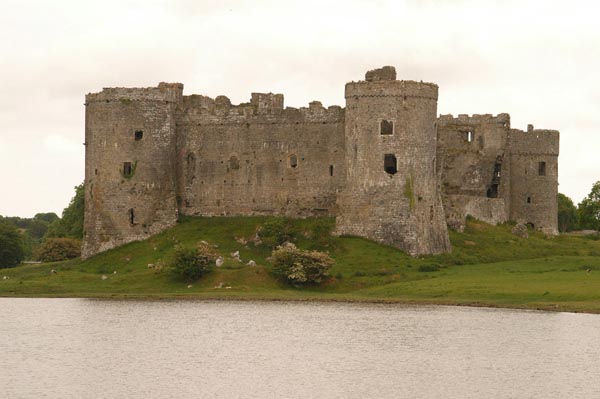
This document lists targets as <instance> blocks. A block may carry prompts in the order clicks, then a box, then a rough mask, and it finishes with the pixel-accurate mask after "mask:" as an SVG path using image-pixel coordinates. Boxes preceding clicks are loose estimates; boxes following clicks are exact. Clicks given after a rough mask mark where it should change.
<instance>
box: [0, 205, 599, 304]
mask: <svg viewBox="0 0 600 399" xmlns="http://www.w3.org/2000/svg"><path fill="white" fill-rule="evenodd" d="M268 219H269V218H266V217H219V218H188V219H184V220H183V221H182V222H181V223H179V224H178V225H177V226H176V227H174V228H172V229H170V230H168V231H166V232H164V233H161V234H159V235H157V236H154V237H152V238H150V239H148V240H146V241H143V242H136V243H131V244H128V245H125V246H123V247H120V248H117V249H115V250H112V251H107V252H105V253H102V254H99V255H97V256H95V257H93V258H90V259H88V260H86V261H81V260H79V259H77V260H72V261H67V262H59V263H49V264H39V265H24V266H20V267H17V268H13V269H0V296H5V297H119V298H129V297H135V298H139V297H152V298H157V297H165V298H167V297H185V298H199V299H203V298H224V299H225V298H230V299H267V300H340V301H382V302H406V303H428V304H452V305H477V306H498V307H511V308H535V309H548V310H560V311H581V312H593V313H600V240H597V239H596V238H597V237H594V236H574V235H568V236H567V235H563V236H559V237H545V236H544V235H543V234H541V233H531V232H530V234H531V235H530V237H529V238H528V239H523V238H518V237H516V236H514V235H512V234H511V233H510V231H511V227H512V226H508V225H507V226H490V225H487V224H485V223H481V222H478V221H469V222H468V223H467V228H466V229H465V232H464V233H456V232H451V233H450V239H451V241H452V245H453V252H452V254H448V255H439V256H426V257H421V258H411V257H410V256H408V255H406V254H404V253H403V252H401V251H398V250H396V249H394V248H391V247H387V246H383V245H378V244H376V243H373V242H371V241H368V240H364V239H361V238H355V237H329V236H328V231H330V230H331V229H332V228H333V225H334V220H333V219H311V218H309V219H301V220H294V221H292V224H293V228H294V230H295V231H297V233H298V234H297V235H298V237H299V238H298V240H297V244H298V246H299V247H301V248H306V249H308V248H310V249H317V250H321V251H328V252H330V254H331V256H332V257H333V258H335V260H336V264H335V266H334V267H333V269H332V270H331V280H330V281H329V282H328V283H327V284H325V285H323V286H321V287H309V288H293V287H289V286H286V285H284V284H282V283H280V282H278V281H277V280H275V279H274V278H273V277H272V276H271V275H270V273H269V271H270V268H271V265H270V264H269V262H268V261H267V257H268V256H269V254H270V251H269V250H268V249H266V248H264V247H262V246H255V245H254V244H253V243H252V242H250V243H248V244H241V243H240V242H243V240H251V239H252V238H253V237H254V235H255V232H256V229H257V227H259V226H260V225H262V224H263V223H264V222H265V221H267V220H268ZM200 240H205V241H207V242H209V243H211V244H216V245H217V246H218V248H217V251H219V252H220V254H221V255H222V256H224V257H225V258H226V261H225V264H224V266H222V267H221V268H215V270H214V271H213V272H212V273H210V274H209V275H207V276H206V277H205V278H203V279H202V280H200V281H198V282H195V283H192V284H191V285H192V287H191V288H188V283H187V282H184V281H179V280H176V279H174V278H173V277H172V276H171V275H169V274H168V273H166V272H165V270H164V269H163V270H157V269H156V268H149V267H148V264H152V265H161V264H167V263H168V261H169V258H170V256H171V254H172V252H173V248H174V246H175V245H177V244H180V245H189V246H193V245H195V244H196V243H197V242H198V241H200ZM238 250H239V251H240V255H241V258H242V260H243V261H244V263H239V262H237V261H235V260H234V259H232V258H231V257H230V256H229V254H230V253H231V252H234V251H238ZM249 260H254V261H255V262H256V263H257V266H246V265H245V262H247V261H249ZM419 269H421V270H433V269H439V270H438V271H431V272H427V271H420V270H419ZM51 270H55V271H56V273H51ZM4 276H7V277H8V279H3V277H4ZM103 276H105V278H104V279H103ZM218 287H221V288H218ZM225 287H230V288H225Z"/></svg>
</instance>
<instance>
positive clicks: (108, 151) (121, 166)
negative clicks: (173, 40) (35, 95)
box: [82, 83, 183, 258]
mask: <svg viewBox="0 0 600 399" xmlns="http://www.w3.org/2000/svg"><path fill="white" fill-rule="evenodd" d="M182 93H183V85H182V84H179V83H173V84H169V83H161V84H160V85H159V86H158V87H150V88H132V89H129V88H108V89H104V90H103V91H102V92H100V93H93V94H88V95H87V96H86V104H85V105H86V113H85V145H86V154H85V155H86V156H85V160H86V164H85V216H84V239H83V249H82V256H83V257H84V258H87V257H89V256H91V255H94V254H96V253H98V252H101V251H104V250H107V249H110V248H113V247H116V246H119V245H122V244H125V243H127V242H131V241H135V240H140V239H144V238H146V237H148V236H150V235H152V234H156V233H158V232H160V231H162V230H164V229H166V228H168V227H171V226H172V225H174V224H175V222H176V221H177V200H176V198H177V197H176V164H175V159H176V126H175V109H176V107H177V104H179V103H180V102H181V99H182Z"/></svg>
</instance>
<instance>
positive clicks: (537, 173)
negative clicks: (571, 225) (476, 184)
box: [510, 125, 559, 234]
mask: <svg viewBox="0 0 600 399" xmlns="http://www.w3.org/2000/svg"><path fill="white" fill-rule="evenodd" d="M510 150H511V171H512V174H511V212H510V218H511V220H515V221H517V222H521V223H527V224H530V225H532V226H533V227H534V228H535V229H538V230H541V231H543V232H545V233H547V234H558V216H557V215H558V202H557V199H556V197H557V195H558V153H559V132H558V131H556V130H537V129H533V126H531V125H530V126H529V129H528V131H527V132H524V131H522V130H516V129H512V130H511V143H510ZM541 164H543V166H542V165H541Z"/></svg>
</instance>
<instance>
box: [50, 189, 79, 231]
mask: <svg viewBox="0 0 600 399" xmlns="http://www.w3.org/2000/svg"><path fill="white" fill-rule="evenodd" d="M84 199H85V188H84V186H83V183H81V184H80V185H78V186H75V196H74V197H73V198H72V199H71V202H70V203H69V206H67V207H66V208H65V209H64V210H63V213H62V218H61V219H58V220H55V221H54V222H52V224H50V227H49V228H48V232H47V233H46V238H50V237H53V238H55V237H68V238H77V239H81V238H83V211H84Z"/></svg>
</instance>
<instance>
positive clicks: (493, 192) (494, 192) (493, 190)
mask: <svg viewBox="0 0 600 399" xmlns="http://www.w3.org/2000/svg"><path fill="white" fill-rule="evenodd" d="M487 197H488V198H498V185H497V184H492V185H491V186H490V188H488V190H487Z"/></svg>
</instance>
